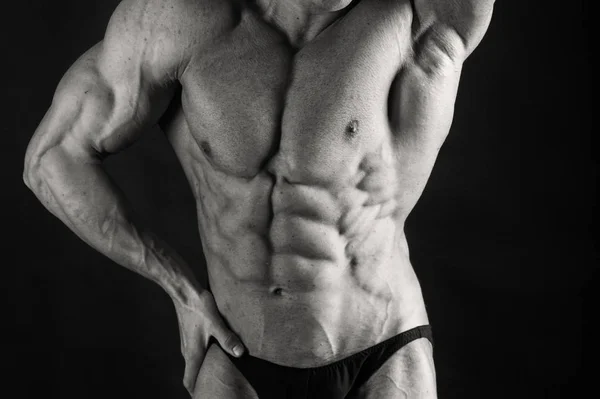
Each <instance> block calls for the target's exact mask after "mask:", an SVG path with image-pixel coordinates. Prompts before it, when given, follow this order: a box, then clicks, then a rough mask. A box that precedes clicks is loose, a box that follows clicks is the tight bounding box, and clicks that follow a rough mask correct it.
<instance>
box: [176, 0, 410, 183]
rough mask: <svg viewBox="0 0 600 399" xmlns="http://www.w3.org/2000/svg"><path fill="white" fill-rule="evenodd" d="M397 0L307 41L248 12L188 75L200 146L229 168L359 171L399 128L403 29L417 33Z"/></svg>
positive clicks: (305, 176)
mask: <svg viewBox="0 0 600 399" xmlns="http://www.w3.org/2000/svg"><path fill="white" fill-rule="evenodd" d="M393 3H394V2H392V1H379V2H378V1H374V0H365V1H363V2H362V3H360V4H359V5H357V6H356V7H355V8H354V9H352V10H351V11H350V12H349V13H348V14H346V15H345V16H344V17H343V18H341V19H340V20H338V21H336V22H335V23H334V24H333V25H331V26H330V27H328V28H327V29H326V30H325V31H323V32H322V33H321V34H320V35H319V36H318V37H317V38H316V39H315V40H313V41H311V42H310V43H309V44H307V45H306V46H304V47H303V48H302V49H300V50H299V51H294V50H293V49H292V48H291V47H290V46H289V45H288V44H287V42H286V41H285V40H284V39H283V38H282V37H281V36H280V34H279V33H277V32H275V31H274V30H273V29H272V28H270V27H269V26H268V25H267V24H265V23H263V22H261V21H260V20H259V19H258V18H257V17H256V16H254V15H252V14H247V15H244V16H243V18H242V20H241V21H240V24H239V25H238V26H237V28H236V29H235V30H234V31H232V32H231V33H230V34H228V35H225V36H223V37H222V38H220V39H219V41H217V42H215V43H214V44H213V45H212V46H211V47H210V48H209V49H207V50H206V51H205V53H203V54H197V55H196V56H195V57H194V58H193V60H192V62H191V63H190V65H189V67H188V68H187V70H186V73H185V76H184V79H183V80H182V86H183V95H182V107H183V114H184V115H185V120H186V122H187V123H186V125H187V127H188V128H189V129H188V132H186V133H189V135H190V136H191V137H192V138H193V142H195V144H196V145H197V148H196V149H193V151H198V152H199V153H201V154H202V155H201V156H203V157H206V159H207V160H208V161H209V162H210V163H211V164H212V166H213V167H214V168H215V169H217V170H219V171H221V172H224V173H226V174H227V175H230V176H238V177H245V178H250V177H253V176H255V175H257V174H258V173H260V172H261V171H263V170H269V172H271V173H273V174H275V175H279V176H281V177H284V178H286V179H287V180H289V181H294V182H303V183H307V184H319V183H325V182H328V181H331V180H332V179H339V178H340V176H341V175H343V174H347V173H350V171H351V170H353V169H355V168H356V167H357V166H358V164H359V163H360V162H361V159H363V158H364V155H365V154H367V153H369V152H373V151H377V150H378V149H379V148H380V147H381V145H382V142H383V143H384V142H385V141H386V140H388V139H389V136H390V129H389V122H388V120H389V118H388V110H387V103H388V98H389V93H390V89H391V87H392V85H393V81H394V78H395V77H396V75H397V72H398V70H399V67H400V65H401V62H402V58H403V57H404V54H403V52H404V51H403V49H402V48H401V44H400V43H401V42H402V41H401V40H400V39H399V37H400V36H401V35H402V34H406V35H408V34H410V31H407V32H402V28H401V27H402V26H405V27H406V26H408V27H410V24H406V23H404V24H403V23H402V18H404V19H409V18H410V16H409V15H403V13H404V11H403V9H402V8H399V7H396V8H391V7H390V4H393ZM396 3H398V2H396ZM346 172H347V173H346Z"/></svg>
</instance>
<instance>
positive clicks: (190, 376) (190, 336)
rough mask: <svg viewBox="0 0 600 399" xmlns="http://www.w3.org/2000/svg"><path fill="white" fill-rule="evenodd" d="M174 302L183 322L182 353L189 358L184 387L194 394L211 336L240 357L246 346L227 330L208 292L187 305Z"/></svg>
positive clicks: (181, 327)
mask: <svg viewBox="0 0 600 399" xmlns="http://www.w3.org/2000/svg"><path fill="white" fill-rule="evenodd" d="M174 303H175V311H176V312H177V319H178V321H179V333H180V339H181V353H182V354H183V358H184V359H185V372H184V377H183V385H184V386H185V388H186V389H187V390H188V392H189V393H190V395H193V393H194V389H195V385H196V377H197V376H198V373H199V371H200V366H201V365H202V362H203V361H204V356H205V354H206V350H207V349H208V348H207V347H208V341H209V339H210V337H211V336H212V337H214V338H215V339H216V340H217V341H218V342H219V344H220V345H221V347H222V348H223V350H225V351H226V352H228V353H229V354H231V355H233V356H236V357H239V356H241V355H242V354H243V353H244V346H243V344H242V342H241V340H240V339H239V338H238V336H237V335H236V334H234V333H233V332H232V331H231V330H230V329H229V328H227V325H226V324H225V321H224V320H223V318H222V317H221V315H220V313H219V310H218V308H217V304H216V303H215V300H214V297H213V296H212V294H211V293H210V292H208V291H206V290H205V291H203V292H202V293H201V294H200V295H197V296H195V297H193V298H188V300H187V301H186V303H185V304H184V303H182V302H180V301H175V302H174Z"/></svg>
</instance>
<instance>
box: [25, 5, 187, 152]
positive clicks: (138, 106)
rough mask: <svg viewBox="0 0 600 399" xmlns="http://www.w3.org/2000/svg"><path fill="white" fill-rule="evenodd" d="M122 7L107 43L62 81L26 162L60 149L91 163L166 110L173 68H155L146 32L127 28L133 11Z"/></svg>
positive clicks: (83, 58) (123, 145)
mask: <svg viewBox="0 0 600 399" xmlns="http://www.w3.org/2000/svg"><path fill="white" fill-rule="evenodd" d="M123 3H125V2H123ZM119 7H120V8H117V10H116V11H115V13H114V14H113V16H112V18H111V21H110V22H109V25H108V28H107V31H106V35H105V37H104V40H103V41H101V42H100V43H98V44H96V45H95V46H93V47H92V48H91V49H90V50H88V51H87V52H86V53H85V54H83V55H82V56H81V57H80V58H79V59H78V60H77V61H76V62H75V63H74V64H73V65H72V66H71V67H70V68H69V70H68V71H67V72H66V73H65V75H64V76H63V78H62V79H61V81H60V83H59V85H58V87H57V89H56V92H55V94H54V97H53V100H52V104H51V106H50V109H49V110H48V112H47V113H46V115H45V117H44V118H43V120H42V122H41V123H40V125H39V127H38V129H37V130H36V133H35V135H34V137H33V139H32V142H31V144H30V148H29V150H28V157H35V156H36V155H37V156H40V155H41V154H43V153H44V152H46V151H48V150H49V149H50V148H53V147H56V146H59V145H60V146H62V147H63V149H65V150H68V151H70V152H71V153H72V154H73V155H74V156H75V155H81V156H84V157H86V158H88V159H89V158H90V157H93V156H96V155H102V154H109V153H114V152H118V151H120V150H122V149H124V148H126V147H127V146H128V145H130V144H131V143H132V142H133V141H135V140H136V139H137V138H138V137H139V135H140V134H141V133H142V132H143V131H144V130H146V129H147V128H148V127H149V126H151V125H153V124H155V123H156V122H157V121H158V119H159V118H160V116H161V115H162V113H163V112H164V111H165V110H166V108H167V106H168V104H169V102H170V99H171V97H172V95H173V92H174V88H175V87H176V80H175V79H174V78H173V75H172V74H170V73H169V72H170V71H169V69H168V67H169V65H165V64H163V65H157V64H159V63H157V62H156V60H155V59H150V58H149V57H148V54H153V55H155V54H156V53H155V52H153V51H152V50H154V49H155V48H156V45H155V43H153V40H152V39H153V38H152V36H151V35H149V34H148V33H147V32H145V30H144V27H140V26H139V24H138V25H136V24H133V26H127V25H126V24H127V23H129V22H128V20H127V16H128V14H132V13H133V12H132V10H130V9H123V6H122V5H120V6H119ZM134 11H135V10H134ZM129 16H130V17H131V15H129ZM140 42H141V43H140Z"/></svg>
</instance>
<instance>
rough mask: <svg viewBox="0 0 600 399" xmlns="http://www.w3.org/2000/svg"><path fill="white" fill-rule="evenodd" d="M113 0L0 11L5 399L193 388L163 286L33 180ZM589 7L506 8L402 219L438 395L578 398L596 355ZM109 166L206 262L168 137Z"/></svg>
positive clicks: (181, 393) (153, 136)
mask: <svg viewBox="0 0 600 399" xmlns="http://www.w3.org/2000/svg"><path fill="white" fill-rule="evenodd" d="M117 3H118V1H117V0H109V1H101V2H100V1H99V2H95V1H90V0H87V1H85V0H77V1H74V0H70V1H65V0H60V1H58V0H54V1H33V0H30V1H21V2H20V3H18V4H17V3H16V2H11V5H10V7H11V8H12V9H11V8H8V9H6V8H4V7H5V6H3V8H4V15H3V16H4V18H3V20H4V21H3V25H2V28H1V29H2V30H3V32H2V35H1V36H2V37H1V38H0V46H1V47H0V50H1V54H3V60H2V62H1V63H0V64H1V68H2V75H1V76H2V78H3V82H2V86H3V88H4V89H3V106H2V108H0V110H1V112H2V115H3V118H2V119H3V126H2V127H1V128H0V129H1V130H2V133H3V136H4V137H5V138H7V139H5V140H4V143H5V145H6V147H5V148H4V151H3V154H4V157H3V162H7V166H5V167H4V168H2V174H3V186H2V187H3V189H2V191H3V193H2V200H3V202H5V206H4V207H3V210H4V212H5V215H4V218H3V221H4V223H3V225H4V228H3V232H4V234H5V235H6V238H4V239H3V240H2V242H4V243H5V245H6V247H5V248H4V251H3V254H4V256H3V262H2V263H3V265H2V266H3V272H2V276H4V277H3V278H2V281H3V285H4V287H5V288H4V290H3V292H4V293H6V294H7V299H6V300H5V303H6V304H7V305H8V311H7V312H6V314H8V315H10V316H11V317H8V318H3V320H6V325H5V327H4V329H5V331H6V330H7V329H8V331H9V332H12V333H14V334H11V335H10V336H9V337H10V338H4V341H5V348H4V359H5V360H4V365H5V366H8V368H9V369H10V372H9V373H8V374H7V373H4V376H5V377H6V376H8V377H9V385H5V384H4V387H3V391H4V390H5V389H8V388H7V387H9V386H10V387H11V388H14V389H15V390H14V391H13V392H12V393H10V395H9V396H7V397H10V398H13V397H15V398H25V397H27V398H29V397H31V398H33V397H57V398H148V399H150V398H185V397H186V393H185V390H184V389H183V387H182V386H181V378H182V375H183V360H182V358H181V357H180V353H179V335H178V331H177V323H176V318H175V313H174V309H173V306H172V304H171V302H170V300H169V298H168V297H167V296H166V294H164V293H163V291H162V290H161V289H160V288H159V287H158V286H155V285H154V284H153V283H151V282H149V281H147V280H145V279H143V278H141V277H139V276H137V275H135V274H134V273H132V272H129V271H127V270H125V269H124V268H122V267H120V266H118V265H116V264H114V263H112V262H111V261H109V260H107V259H105V258H103V257H102V256H100V255H99V254H97V253H96V252H94V251H93V250H92V249H90V248H88V247H87V246H86V245H85V244H84V243H83V242H82V241H80V240H79V239H78V238H77V237H76V236H75V235H74V234H72V233H71V232H70V231H68V230H67V228H66V227H64V226H63V225H62V224H61V223H60V222H59V221H58V219H55V218H54V217H53V216H52V215H51V214H50V213H48V212H47V211H46V210H45V209H44V208H43V207H42V205H41V204H39V203H38V202H37V200H36V199H35V197H34V195H33V194H32V193H30V192H29V191H28V190H27V189H26V187H25V186H24V184H23V183H22V179H21V173H22V163H23V157H24V153H25V149H26V146H27V143H28V141H29V139H30V138H31V135H32V134H33V132H34V130H35V128H36V126H37V124H38V123H39V121H40V120H41V118H42V116H43V114H44V113H45V111H46V109H47V107H48V106H49V104H50V101H51V98H52V94H53V91H54V88H55V87H56V84H57V83H58V81H59V79H60V77H61V76H62V74H63V73H64V72H65V71H66V69H67V68H68V67H69V66H70V65H71V63H72V62H73V61H75V59H76V58H77V57H78V56H79V55H80V54H81V53H83V52H84V51H85V50H86V49H87V48H89V47H90V46H91V45H92V44H94V43H95V42H97V41H98V40H100V39H101V37H102V35H103V32H104V28H105V26H106V23H107V21H108V18H109V16H110V14H111V13H112V11H113V10H114V8H115V7H116V5H117ZM590 13H591V11H590V9H589V7H588V6H587V5H586V4H585V3H582V2H580V1H571V2H547V1H501V0H499V1H498V2H497V5H496V11H495V15H494V18H493V21H492V24H491V26H490V29H489V31H488V34H487V35H486V37H485V38H484V40H483V42H482V44H481V46H480V47H479V48H478V49H477V50H476V52H475V53H474V54H473V55H472V57H471V58H470V59H469V60H468V61H467V63H466V65H465V68H464V73H463V78H462V81H461V87H460V90H459V95H458V99H457V105H456V114H455V119H454V124H453V127H452V131H451V134H450V136H449V138H448V140H447V142H446V144H445V145H444V147H443V148H442V151H441V153H440V156H439V159H438V161H437V164H436V167H435V169H434V172H433V175H432V177H431V180H430V181H429V183H428V186H427V188H426V191H425V193H424V195H423V197H422V199H421V201H420V202H419V204H418V206H417V208H416V209H415V211H414V212H413V214H412V215H411V217H410V219H409V222H408V226H407V234H408V238H409V244H410V245H411V257H412V260H413V263H414V266H415V269H416V271H417V274H418V275H419V278H420V280H421V283H422V286H423V290H424V294H425V299H426V303H427V305H428V309H429V314H430V319H431V322H432V324H433V327H434V329H435V338H436V363H437V370H438V383H439V394H440V395H439V396H440V398H441V399H446V398H448V399H449V398H575V397H578V394H576V393H574V391H572V389H574V388H577V387H578V386H580V383H581V382H582V381H583V378H581V377H582V376H583V373H584V368H583V364H584V361H585V360H586V359H589V358H590V357H591V354H590V351H591V349H592V341H591V340H586V339H585V337H584V334H583V331H584V328H585V326H586V323H591V320H592V318H593V316H594V315H595V313H596V311H595V310H592V308H591V306H590V302H589V300H587V299H584V297H587V296H589V294H590V293H591V290H592V288H593V287H592V274H593V271H594V269H595V261H596V259H597V247H596V243H595V242H594V241H593V240H592V233H593V230H595V229H596V228H595V226H594V225H593V224H592V220H593V216H594V213H595V202H596V197H595V196H596V193H595V185H596V176H597V166H596V160H595V159H594V157H595V155H594V152H593V150H592V134H591V122H592V112H593V110H592V105H591V104H592V103H591V102H590V101H589V100H588V97H590V96H589V94H591V91H592V78H591V71H590V66H591V62H590V54H591V52H590V49H589V44H588V30H589V26H588V24H589V15H590ZM594 111H595V110H594ZM8 137H11V138H13V140H14V141H9V139H8ZM107 166H108V169H109V171H110V173H111V174H112V175H113V176H114V178H115V179H116V181H117V182H118V183H119V184H120V185H121V186H122V187H123V188H124V190H125V192H126V193H127V195H128V196H129V198H130V199H131V201H132V202H133V204H134V206H135V207H136V209H137V210H138V211H139V212H140V213H142V214H143V215H146V217H147V218H148V219H150V220H151V222H152V224H153V226H154V228H155V229H156V230H157V231H158V232H159V233H160V234H161V235H162V236H163V237H164V238H166V239H167V241H169V242H170V243H171V244H172V245H173V246H174V247H175V248H176V249H178V250H179V251H180V252H181V253H182V255H183V256H184V257H185V258H186V259H188V260H189V261H190V262H192V263H194V264H197V265H198V266H199V268H200V269H201V268H202V264H203V257H202V251H201V248H200V243H199V238H198V233H197V231H196V225H195V213H194V201H193V198H192V195H191V192H190V190H189V189H188V187H187V183H186V182H185V180H184V177H183V174H182V171H181V169H180V167H179V165H178V163H177V161H176V159H175V156H174V154H173V152H172V150H171V149H170V147H169V145H168V143H167V142H166V140H165V139H164V137H162V136H161V133H160V132H159V131H158V130H154V131H152V132H149V133H148V135H146V136H145V137H144V138H143V139H142V140H141V141H140V142H139V143H137V144H136V145H134V146H133V147H132V148H130V149H128V150H127V151H125V152H124V153H122V154H119V155H117V156H115V157H113V158H110V159H109V160H108V161H107ZM200 278H203V277H202V274H200ZM588 320H589V321H588ZM578 377H579V378H578ZM592 382H593V381H592ZM7 392H8V391H7Z"/></svg>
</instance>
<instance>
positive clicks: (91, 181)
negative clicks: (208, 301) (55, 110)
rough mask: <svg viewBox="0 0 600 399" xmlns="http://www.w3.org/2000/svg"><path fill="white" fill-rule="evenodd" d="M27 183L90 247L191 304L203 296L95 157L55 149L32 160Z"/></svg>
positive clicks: (177, 258) (179, 260)
mask: <svg viewBox="0 0 600 399" xmlns="http://www.w3.org/2000/svg"><path fill="white" fill-rule="evenodd" d="M31 159H32V160H31V161H30V164H29V165H28V167H27V173H26V177H25V180H26V183H27V184H28V186H29V187H30V188H31V189H32V191H33V192H34V193H35V194H36V196H37V197H38V198H39V200H40V201H41V202H42V203H43V204H44V206H45V207H46V208H47V209H48V210H49V211H50V212H52V213H53V214H54V215H55V216H57V217H58V218H59V219H60V220H61V221H63V222H64V223H65V224H66V225H67V226H68V227H69V228H70V229H71V230H72V231H73V232H74V233H75V234H77V235H78V236H79V237H80V238H81V239H83V240H84V241H85V242H86V243H88V244H89V245H91V246H92V247H93V248H95V249H96V250H98V251H99V252H101V253H102V254H104V255H106V256H107V257H109V258H110V259H112V260H113V261H115V262H116V263H118V264H120V265H122V266H124V267H126V268H128V269H130V270H132V271H134V272H136V273H139V274H141V275H142V276H144V277H146V278H149V279H150V280H152V281H155V282H156V283H158V284H159V285H160V286H161V287H162V288H163V289H165V291H166V292H167V293H168V294H169V295H170V296H171V297H172V298H173V299H174V300H178V301H180V302H182V303H186V302H187V300H188V299H189V297H190V296H193V295H197V294H199V293H200V291H201V288H200V287H199V285H198V283H197V281H196V279H195V278H194V276H193V274H192V272H191V270H190V268H189V267H188V265H187V264H186V263H185V261H184V260H183V259H182V258H181V257H180V256H179V255H178V254H177V253H176V252H175V251H174V250H173V249H172V248H170V247H169V246H168V245H167V244H166V243H164V242H163V241H162V240H160V239H159V238H158V237H156V235H154V234H153V233H152V232H150V231H148V229H146V228H144V226H143V225H142V224H141V223H140V222H139V221H138V220H136V217H135V216H134V214H133V211H132V209H131V207H130V205H129V203H128V202H127V201H126V199H125V197H124V195H123V194H122V192H121V191H120V190H119V189H118V187H117V186H116V185H115V184H114V183H113V182H112V181H111V179H110V178H109V176H108V175H107V174H106V173H105V171H104V170H103V168H102V166H101V165H100V162H99V161H97V160H95V159H94V158H93V157H90V156H86V155H82V154H74V153H73V151H70V150H68V149H67V148H65V145H62V144H61V145H55V146H53V147H51V148H49V149H47V150H46V151H44V153H43V154H42V155H39V156H34V157H31Z"/></svg>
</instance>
